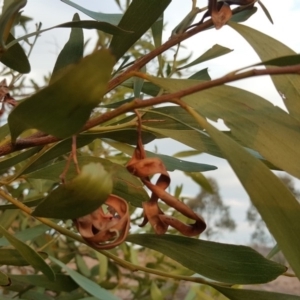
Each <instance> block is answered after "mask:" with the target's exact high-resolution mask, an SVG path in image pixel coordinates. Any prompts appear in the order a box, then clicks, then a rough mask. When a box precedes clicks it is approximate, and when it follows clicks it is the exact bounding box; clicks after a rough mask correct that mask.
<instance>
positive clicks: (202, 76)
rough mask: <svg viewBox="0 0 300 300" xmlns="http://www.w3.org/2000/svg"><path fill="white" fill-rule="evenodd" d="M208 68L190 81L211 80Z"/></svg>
mask: <svg viewBox="0 0 300 300" xmlns="http://www.w3.org/2000/svg"><path fill="white" fill-rule="evenodd" d="M207 70H208V68H205V69H203V70H200V71H198V72H196V73H195V74H193V75H192V76H190V77H189V79H195V80H211V78H210V76H209V74H208V72H207Z"/></svg>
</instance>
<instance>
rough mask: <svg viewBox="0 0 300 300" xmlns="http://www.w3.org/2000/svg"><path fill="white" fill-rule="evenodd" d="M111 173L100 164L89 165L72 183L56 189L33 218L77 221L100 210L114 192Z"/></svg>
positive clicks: (40, 205) (34, 212)
mask: <svg viewBox="0 0 300 300" xmlns="http://www.w3.org/2000/svg"><path fill="white" fill-rule="evenodd" d="M112 187H113V183H112V178H111V174H110V173H108V172H106V171H105V170H104V168H103V166H102V165H101V164H99V163H89V164H87V165H85V166H83V167H82V169H81V172H80V174H79V175H77V176H76V177H75V178H73V179H72V180H71V181H70V182H66V183H64V184H61V185H60V186H59V187H58V188H56V189H55V190H53V191H52V192H51V193H50V194H49V195H48V196H47V197H46V198H45V200H44V201H42V202H41V203H40V204H39V205H38V206H37V207H36V209H35V210H34V211H33V213H32V215H33V216H38V217H46V218H55V219H76V218H78V217H81V216H85V215H87V214H89V213H92V212H93V211H95V210H96V209H97V208H99V207H100V206H101V205H102V204H103V203H104V202H105V201H106V199H107V198H108V196H109V195H110V194H111V192H112Z"/></svg>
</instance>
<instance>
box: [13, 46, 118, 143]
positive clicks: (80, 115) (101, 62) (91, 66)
mask: <svg viewBox="0 0 300 300" xmlns="http://www.w3.org/2000/svg"><path fill="white" fill-rule="evenodd" d="M113 65H114V58H113V56H112V55H111V54H110V52H109V51H108V50H105V49H102V50H99V51H97V52H96V53H94V54H92V55H90V56H88V57H85V58H84V59H83V60H82V61H81V62H80V63H79V64H78V65H76V66H75V67H73V68H72V70H70V71H69V72H68V73H67V74H65V75H64V76H63V77H61V78H60V79H59V80H57V81H55V82H54V83H53V84H51V85H49V86H48V87H46V88H45V89H43V90H41V91H39V92H38V93H36V94H35V95H33V96H31V97H30V98H28V99H26V100H25V101H23V102H22V103H20V104H19V105H18V106H17V107H16V108H15V109H14V110H13V111H12V112H11V113H10V115H9V117H8V123H9V128H10V131H11V136H12V140H13V141H15V140H16V138H17V137H18V136H19V135H20V134H21V133H22V132H23V131H24V130H26V129H29V128H36V129H39V130H41V131H43V132H46V133H49V134H52V135H54V136H57V137H59V138H66V137H69V136H71V135H72V134H75V133H77V132H78V131H79V130H80V129H81V128H82V127H83V125H84V123H85V122H86V121H87V120H88V118H89V116H90V113H91V111H92V109H93V108H94V107H96V106H97V105H98V104H99V102H100V101H101V98H102V96H103V95H104V94H105V92H106V86H107V82H108V80H109V78H110V74H111V71H112V67H113ZM95 66H98V67H95ZM74 87H76V88H74ZM33 115H34V116H35V117H34V118H32V116H33Z"/></svg>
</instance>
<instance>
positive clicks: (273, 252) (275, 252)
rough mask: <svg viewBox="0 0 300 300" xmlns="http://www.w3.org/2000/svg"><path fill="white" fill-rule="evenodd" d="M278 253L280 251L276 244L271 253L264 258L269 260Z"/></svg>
mask: <svg viewBox="0 0 300 300" xmlns="http://www.w3.org/2000/svg"><path fill="white" fill-rule="evenodd" d="M278 252H280V249H279V247H278V244H276V245H275V246H274V247H273V248H272V249H271V251H270V252H269V253H268V255H267V256H266V257H267V258H268V259H271V258H272V257H273V256H274V255H276V254H277V253H278Z"/></svg>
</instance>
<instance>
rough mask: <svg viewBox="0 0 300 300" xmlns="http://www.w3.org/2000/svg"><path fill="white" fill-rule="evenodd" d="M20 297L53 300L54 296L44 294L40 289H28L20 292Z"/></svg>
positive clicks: (34, 299) (32, 299)
mask: <svg viewBox="0 0 300 300" xmlns="http://www.w3.org/2000/svg"><path fill="white" fill-rule="evenodd" d="M22 297H23V298H24V299H30V300H40V299H43V300H55V298H53V297H51V296H49V295H47V294H45V292H44V291H43V290H40V291H34V290H28V291H25V292H24V293H22Z"/></svg>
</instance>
